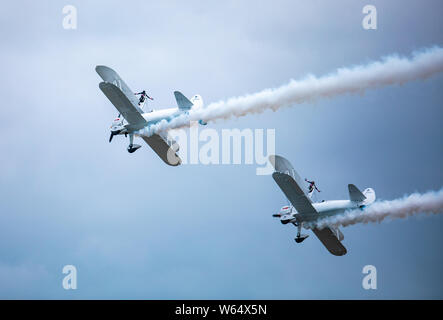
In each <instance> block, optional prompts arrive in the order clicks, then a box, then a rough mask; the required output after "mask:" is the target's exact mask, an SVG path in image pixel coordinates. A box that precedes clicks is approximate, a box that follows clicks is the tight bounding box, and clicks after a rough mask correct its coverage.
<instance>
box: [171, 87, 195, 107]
mask: <svg viewBox="0 0 443 320" xmlns="http://www.w3.org/2000/svg"><path fill="white" fill-rule="evenodd" d="M174 96H175V100H176V101H177V105H178V108H179V109H180V110H191V108H192V106H193V105H194V104H193V103H192V102H191V101H189V99H188V98H186V97H185V96H184V95H183V94H182V93H181V92H180V91H174Z"/></svg>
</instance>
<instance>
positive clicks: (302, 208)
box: [272, 171, 318, 221]
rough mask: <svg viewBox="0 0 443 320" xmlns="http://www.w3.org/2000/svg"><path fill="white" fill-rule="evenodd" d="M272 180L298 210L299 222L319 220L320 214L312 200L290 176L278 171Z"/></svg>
mask: <svg viewBox="0 0 443 320" xmlns="http://www.w3.org/2000/svg"><path fill="white" fill-rule="evenodd" d="M272 178H274V180H275V182H277V184H278V186H279V187H280V189H281V190H282V191H283V193H284V194H285V196H286V198H288V200H289V201H290V202H291V203H292V205H293V206H294V208H295V209H296V210H297V212H298V214H297V220H300V221H312V220H316V219H318V212H317V211H316V210H315V209H314V207H313V206H312V203H311V201H310V199H309V198H308V197H307V196H306V194H305V193H304V192H303V190H302V189H301V188H300V186H299V185H298V184H297V182H295V180H294V179H293V178H292V177H291V176H290V175H288V174H286V173H281V172H277V171H276V172H274V173H273V174H272Z"/></svg>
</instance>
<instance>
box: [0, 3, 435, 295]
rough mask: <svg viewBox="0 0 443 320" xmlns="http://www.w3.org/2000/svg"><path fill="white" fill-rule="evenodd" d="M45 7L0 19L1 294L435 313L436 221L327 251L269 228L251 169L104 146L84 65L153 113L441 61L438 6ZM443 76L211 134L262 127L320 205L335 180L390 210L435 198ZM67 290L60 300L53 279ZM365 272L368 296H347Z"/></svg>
mask: <svg viewBox="0 0 443 320" xmlns="http://www.w3.org/2000/svg"><path fill="white" fill-rule="evenodd" d="M66 4H72V5H74V6H76V8H77V9H78V29H77V30H64V29H63V28H62V20H63V14H62V8H63V6H64V5H65V4H64V3H61V2H56V1H39V2H38V3H37V2H31V1H18V2H9V3H7V4H6V3H5V4H3V6H2V14H1V19H0V25H1V28H0V34H1V38H2V50H0V57H1V59H0V65H1V69H2V71H3V80H2V82H1V83H2V86H1V88H0V94H1V96H2V107H1V108H2V110H1V111H2V117H3V121H2V122H3V126H1V128H0V131H1V133H2V137H3V139H1V140H0V144H1V150H3V151H2V173H1V179H0V191H1V195H2V196H1V202H0V298H6V299H18V298H26V299H28V298H38V299H54V298H56V299H82V298H83V299H90V298H111V299H117V298H123V299H126V298H135V299H181V298H183V299H215V298H220V299H228V298H238V299H309V298H318V299H337V298H350V299H360V298H363V299H366V298H369V299H392V298H407V299H411V298H419V299H422V298H432V299H435V298H438V299H441V298H443V275H442V273H441V270H442V269H443V258H442V255H441V250H442V240H443V235H442V232H441V230H442V228H443V218H442V217H441V216H438V215H436V216H423V217H414V218H410V219H408V220H396V221H391V222H386V223H382V224H379V225H356V226H352V227H348V228H343V229H342V231H343V233H344V235H345V240H344V242H343V243H344V245H345V246H346V247H347V249H348V254H347V255H346V256H343V257H335V256H332V255H330V254H329V253H328V252H327V251H326V249H325V248H323V246H322V245H321V243H320V242H319V241H318V240H317V239H315V237H314V236H313V235H312V234H311V237H310V238H309V239H307V240H306V241H305V242H303V244H302V245H297V244H296V243H295V242H294V240H293V238H294V237H295V235H296V229H295V228H294V227H292V226H289V225H286V226H283V225H281V224H280V223H279V222H278V221H275V220H273V218H272V217H271V215H272V214H273V213H275V212H276V210H278V209H279V208H280V207H281V206H282V205H284V204H285V203H286V200H285V198H284V195H283V193H282V192H281V191H280V190H279V189H278V187H277V185H276V184H275V183H274V181H273V180H272V178H271V177H270V176H257V175H255V168H256V167H255V166H254V165H218V166H217V165H211V166H205V165H186V166H181V167H177V168H172V167H169V166H166V165H165V164H164V163H163V162H162V161H161V160H160V159H159V158H158V157H157V156H156V155H155V154H154V153H153V152H152V151H151V150H149V148H148V147H147V146H143V147H142V149H140V150H139V151H137V152H136V153H135V154H131V155H130V154H128V153H127V152H126V150H125V149H126V146H127V141H125V140H124V139H123V138H122V137H116V138H114V141H113V142H112V144H109V143H108V137H109V131H108V130H109V125H110V123H111V121H112V120H113V118H114V117H115V115H116V111H115V109H114V107H113V106H112V104H111V103H110V102H109V101H108V100H107V99H106V97H105V96H104V95H103V94H102V92H101V91H100V90H99V88H98V83H99V82H100V81H101V79H100V78H99V77H98V75H97V74H96V73H95V71H94V68H95V66H96V65H98V64H104V65H108V66H110V67H112V68H114V69H115V70H117V71H118V72H119V74H120V75H121V76H122V77H123V78H124V79H125V80H126V82H127V83H128V85H129V86H130V87H131V88H132V89H133V90H134V91H138V90H142V89H146V90H147V92H148V93H149V94H150V95H151V96H153V97H154V99H155V100H154V102H153V103H152V105H151V106H152V107H154V108H156V107H157V108H161V107H167V106H174V105H175V100H174V96H173V94H172V92H173V91H174V90H180V91H182V92H183V93H184V94H185V95H187V96H192V95H193V94H195V93H199V94H201V95H202V96H203V99H204V101H205V102H206V103H209V102H213V101H218V100H220V99H226V98H229V97H232V96H238V95H242V94H246V93H253V92H256V91H259V90H262V89H264V88H269V87H277V86H280V85H282V84H284V83H287V82H288V80H289V79H291V78H293V79H299V78H302V77H304V76H305V75H306V74H308V73H313V74H315V75H322V74H326V73H328V72H332V71H334V70H335V69H336V68H339V67H346V66H353V65H357V64H363V63H367V62H370V61H373V60H377V59H379V58H380V57H382V56H386V55H389V54H392V53H397V54H401V55H409V54H410V53H411V52H412V51H414V50H417V49H420V48H423V47H430V46H434V45H438V46H442V45H443V34H442V32H441V30H443V22H442V20H441V17H440V13H441V9H442V4H441V2H439V1H411V2H410V3H408V4H405V2H404V1H389V2H386V1H371V2H370V4H373V5H375V6H376V8H377V12H378V29H377V30H370V31H367V30H364V29H363V28H362V26H361V21H362V19H363V14H362V13H361V11H362V8H363V7H364V6H365V5H366V4H368V2H366V1H355V0H354V1H334V2H330V1H310V2H309V3H308V2H306V1H259V2H257V1H242V2H241V3H238V2H237V1H224V2H215V1H214V2H211V1H205V2H197V1H195V2H186V4H184V3H182V2H169V1H165V2H161V3H160V2H148V1H128V2H121V1H107V2H106V5H104V4H101V5H99V4H98V3H95V2H94V3H93V2H90V1H71V2H69V3H66ZM442 85H443V75H437V76H435V77H433V78H431V79H428V80H425V81H417V82H411V83H406V84H404V85H402V86H393V87H386V88H382V89H378V90H373V91H368V92H366V93H365V94H364V95H356V96H342V97H338V98H334V99H326V100H321V101H320V100H319V101H317V102H316V103H314V104H302V105H296V106H294V107H292V108H287V109H281V110H279V111H278V112H271V111H267V112H265V113H263V114H260V115H252V116H248V117H244V118H241V119H237V120H229V121H225V122H217V124H216V125H213V124H211V125H210V126H211V127H213V128H216V129H217V130H221V129H223V128H251V129H256V128H257V129H267V128H271V129H275V130H276V150H277V153H278V154H281V155H283V156H285V157H286V158H288V159H289V160H290V161H291V162H292V164H293V165H294V167H295V168H296V169H297V170H298V171H299V172H300V174H301V175H302V176H303V177H307V178H312V179H315V181H316V182H317V183H318V185H319V187H320V189H321V190H322V194H321V196H322V197H323V198H325V199H346V198H347V197H348V195H347V188H346V186H347V184H348V183H354V184H356V185H357V186H359V187H360V188H361V189H363V188H366V187H372V188H374V189H375V191H376V194H377V197H378V198H379V199H394V198H397V197H401V196H403V195H405V194H409V193H412V192H416V191H418V192H425V191H428V190H439V189H440V187H441V186H442V178H443V172H442V170H441V163H442V160H443V153H442V138H443V131H442V125H441V120H442V111H441V110H442V109H441V106H442V103H443V93H442V91H441V88H442ZM67 264H72V265H75V266H76V267H77V270H78V289H77V290H75V291H73V290H71V291H67V290H64V289H63V288H62V279H63V277H64V275H63V274H62V268H63V266H64V265H67ZM367 264H372V265H374V266H376V268H377V271H378V289H377V290H372V291H367V290H364V289H363V288H362V286H361V282H362V279H363V274H362V269H363V267H364V266H365V265H367Z"/></svg>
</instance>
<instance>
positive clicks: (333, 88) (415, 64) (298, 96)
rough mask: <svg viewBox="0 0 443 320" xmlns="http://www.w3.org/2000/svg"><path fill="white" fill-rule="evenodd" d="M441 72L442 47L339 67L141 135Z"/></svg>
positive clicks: (213, 106)
mask: <svg viewBox="0 0 443 320" xmlns="http://www.w3.org/2000/svg"><path fill="white" fill-rule="evenodd" d="M442 71H443V48H440V47H433V48H428V49H423V50H420V51H417V52H414V53H413V54H412V57H411V58H405V57H399V56H397V55H391V56H389V57H385V58H383V59H381V61H377V62H373V63H369V64H367V65H360V66H354V67H352V68H340V69H337V70H336V71H335V72H333V73H331V74H328V75H325V76H322V77H315V76H314V75H308V76H307V77H306V78H304V79H302V80H291V81H290V82H289V83H288V84H286V85H283V86H281V87H279V88H274V89H265V90H263V91H260V92H257V93H254V94H250V95H245V96H240V97H234V98H230V99H228V100H227V101H219V102H215V103H211V104H209V105H208V106H207V107H206V108H200V109H196V110H190V111H189V113H188V114H183V115H181V116H178V117H176V118H174V119H172V120H169V121H167V120H162V121H160V122H158V123H156V124H154V125H151V126H149V127H147V128H145V129H144V130H143V131H142V132H141V133H142V134H146V135H152V134H154V133H156V132H159V131H165V130H168V129H174V128H180V127H185V126H189V123H190V121H199V120H203V121H205V122H210V121H215V120H218V119H229V118H231V117H242V116H245V115H247V114H252V113H261V112H263V111H265V110H267V109H271V110H274V111H276V110H278V109H279V108H282V107H288V106H291V105H294V104H300V103H305V102H311V101H314V100H316V99H320V98H331V97H335V96H339V95H344V94H354V93H362V92H364V91H365V90H366V89H372V88H377V87H383V86H387V85H394V84H403V83H405V82H408V81H413V80H417V79H424V78H427V77H430V76H432V75H434V74H436V73H439V72H442Z"/></svg>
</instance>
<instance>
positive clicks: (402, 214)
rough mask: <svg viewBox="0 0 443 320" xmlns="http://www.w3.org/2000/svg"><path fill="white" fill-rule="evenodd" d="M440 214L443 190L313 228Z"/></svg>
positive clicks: (329, 220) (327, 220) (380, 204)
mask: <svg viewBox="0 0 443 320" xmlns="http://www.w3.org/2000/svg"><path fill="white" fill-rule="evenodd" d="M438 213H443V189H440V191H430V192H427V193H424V194H419V193H413V194H411V195H409V196H405V197H403V198H401V199H396V200H389V201H380V202H375V203H374V204H372V205H370V206H369V207H367V208H364V209H363V210H360V209H356V210H352V211H348V212H345V213H344V214H341V215H337V216H331V217H328V218H325V219H322V220H320V221H318V222H316V223H315V225H312V226H311V227H314V226H316V227H318V228H324V227H326V226H332V227H339V226H343V227H346V226H349V225H353V224H356V223H371V222H372V223H375V222H382V221H383V220H385V219H404V218H408V217H410V216H413V215H418V214H438Z"/></svg>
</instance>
